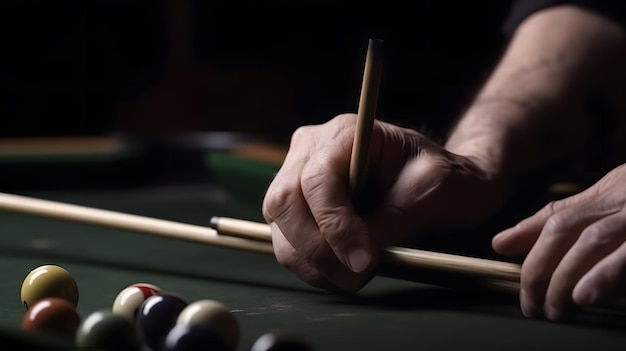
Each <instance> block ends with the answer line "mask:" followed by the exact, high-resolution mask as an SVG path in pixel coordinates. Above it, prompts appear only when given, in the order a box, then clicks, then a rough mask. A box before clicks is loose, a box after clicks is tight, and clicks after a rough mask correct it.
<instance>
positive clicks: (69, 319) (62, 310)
mask: <svg viewBox="0 0 626 351" xmlns="http://www.w3.org/2000/svg"><path fill="white" fill-rule="evenodd" d="M80 322H81V318H80V315H79V314H78V312H77V311H76V308H75V307H74V306H73V305H72V304H71V303H69V302H68V301H66V300H64V299H61V298H58V297H48V298H44V299H41V300H39V301H37V302H36V303H35V304H34V305H32V306H31V308H30V309H28V311H26V314H25V315H24V318H23V319H22V329H23V330H25V331H28V332H31V331H35V332H42V333H46V334H50V335H56V336H60V337H62V338H66V339H74V334H75V333H76V330H77V329H78V325H79V324H80Z"/></svg>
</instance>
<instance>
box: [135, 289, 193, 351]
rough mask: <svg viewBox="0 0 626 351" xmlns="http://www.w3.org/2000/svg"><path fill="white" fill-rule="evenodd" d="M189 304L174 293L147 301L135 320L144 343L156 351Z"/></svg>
mask: <svg viewBox="0 0 626 351" xmlns="http://www.w3.org/2000/svg"><path fill="white" fill-rule="evenodd" d="M188 304H189V303H188V302H187V301H186V300H185V299H184V298H182V297H181V296H178V295H176V294H172V293H160V294H157V295H153V296H150V297H149V298H148V299H146V301H144V302H143V303H142V304H141V306H140V307H139V311H137V318H136V320H135V325H136V326H137V330H138V331H139V335H140V337H141V339H142V340H143V342H144V343H145V344H146V345H147V346H148V347H150V348H152V349H153V350H156V349H157V348H158V347H159V345H161V343H162V342H163V340H164V339H165V337H166V336H167V333H168V332H169V331H170V329H172V328H173V327H174V325H175V324H176V318H178V315H179V314H180V312H181V311H182V310H183V309H184V308H185V307H186V306H187V305H188Z"/></svg>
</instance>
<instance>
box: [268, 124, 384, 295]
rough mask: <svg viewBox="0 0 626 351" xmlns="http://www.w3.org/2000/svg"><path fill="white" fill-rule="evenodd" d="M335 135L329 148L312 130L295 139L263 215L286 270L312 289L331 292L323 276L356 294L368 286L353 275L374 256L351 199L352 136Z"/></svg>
mask: <svg viewBox="0 0 626 351" xmlns="http://www.w3.org/2000/svg"><path fill="white" fill-rule="evenodd" d="M347 119H348V116H346V117H342V118H340V119H338V120H337V121H334V122H333V123H341V122H342V121H343V120H347ZM353 124H354V123H351V125H353ZM315 130H318V129H315ZM332 130H333V131H334V133H335V135H334V137H332V138H330V142H329V141H328V140H329V139H328V135H325V136H324V138H326V139H325V140H326V141H321V142H320V141H318V140H316V138H315V135H316V133H314V130H311V129H308V130H307V129H300V132H297V133H295V134H294V137H293V138H292V145H291V148H290V152H289V153H288V155H287V157H286V159H285V162H284V163H283V166H282V167H281V170H280V171H279V172H278V174H277V175H276V177H275V179H274V181H273V182H272V184H271V185H270V187H269V188H268V190H267V193H266V196H265V199H264V203H263V213H264V217H265V219H266V221H267V222H268V223H270V224H272V227H273V230H272V239H273V240H277V244H276V245H275V255H276V258H277V260H278V261H279V262H280V263H281V264H282V265H283V266H285V267H287V268H288V269H291V270H293V271H294V272H295V273H296V274H297V275H298V276H299V277H300V278H302V279H303V280H305V281H307V282H311V284H312V285H314V286H320V285H324V286H328V284H325V283H324V284H322V283H320V282H321V281H322V280H320V278H319V277H318V276H317V275H320V276H323V277H324V278H325V279H326V280H327V281H329V282H332V283H334V284H335V285H336V286H337V287H338V288H340V289H342V290H347V291H354V290H356V289H358V288H360V287H362V285H363V284H364V282H365V280H366V279H365V276H364V274H363V275H359V274H356V273H355V272H364V271H366V270H367V269H368V268H369V267H370V263H371V262H373V258H374V257H375V255H374V253H373V252H374V250H373V248H372V246H371V244H370V243H369V241H368V238H367V230H365V226H364V224H363V223H362V220H361V219H360V217H358V216H357V214H356V213H354V211H353V210H352V204H351V202H350V197H349V194H348V186H347V183H346V179H347V172H348V166H349V157H350V148H351V140H352V136H351V133H350V130H349V129H347V128H333V129H332ZM324 138H322V139H324ZM348 267H351V268H352V269H350V268H348ZM312 271H315V272H316V273H315V274H314V273H313V272H312Z"/></svg>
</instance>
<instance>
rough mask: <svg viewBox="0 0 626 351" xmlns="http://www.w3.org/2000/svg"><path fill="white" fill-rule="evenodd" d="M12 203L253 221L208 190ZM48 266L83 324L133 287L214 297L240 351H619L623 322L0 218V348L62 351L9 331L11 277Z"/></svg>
mask: <svg viewBox="0 0 626 351" xmlns="http://www.w3.org/2000/svg"><path fill="white" fill-rule="evenodd" d="M21 194H23V195H28V196H33V197H38V198H43V199H50V200H56V201H62V202H67V203H73V204H79V205H85V206H91V207H97V208H102V209H109V210H115V211H120V212H125V213H133V214H138V215H144V216H150V217H155V218H162V219H168V220H174V221H180V222H185V223H192V224H199V225H209V221H210V219H211V217H212V216H215V215H218V216H228V217H235V218H242V219H249V220H254V221H260V220H261V219H262V218H261V217H260V208H259V207H258V206H255V205H253V204H252V203H249V202H242V201H239V200H237V199H236V198H233V197H232V196H231V194H230V193H229V192H227V191H225V190H224V188H223V187H221V186H219V185H216V184H214V183H212V182H206V184H193V185H187V186H185V185H162V186H150V187H132V188H128V187H127V188H120V189H91V190H84V189H82V190H79V189H69V190H68V189H65V190H63V189H56V190H55V189H35V190H30V191H24V192H22V193H21ZM47 263H54V264H58V265H61V266H63V267H64V268H66V269H67V270H69V271H70V272H71V273H72V274H73V275H74V277H75V278H76V281H77V283H78V286H79V289H80V298H79V303H78V310H79V312H80V313H81V314H82V315H83V316H86V315H87V314H88V313H90V312H92V311H95V310H98V309H101V308H108V307H110V306H111V305H112V303H113V300H114V299H115V296H116V295H117V293H118V292H119V291H120V290H121V289H123V288H124V287H126V286H127V285H130V284H132V283H136V282H149V283H152V284H156V285H158V286H160V287H161V288H163V289H165V290H169V291H174V292H177V293H179V294H181V295H182V296H184V297H185V298H187V299H188V300H189V301H194V300H198V299H207V298H208V299H216V300H219V301H221V302H223V303H224V304H226V305H227V306H228V307H229V308H230V309H231V310H232V311H233V313H234V315H235V316H236V318H237V320H238V321H239V323H240V327H241V339H240V345H239V350H250V348H251V345H252V344H253V343H254V341H255V340H256V339H257V338H258V337H259V336H260V335H262V334H263V333H265V332H268V331H272V330H288V331H292V332H295V333H298V334H300V335H301V336H302V338H304V339H305V340H308V341H309V342H310V343H311V344H312V346H313V347H314V349H315V350H319V351H333V350H460V349H476V350H498V351H501V350H503V349H504V350H508V351H512V350H524V351H528V350H543V349H546V350H548V349H549V350H552V349H557V348H558V349H563V350H566V349H577V350H581V349H589V350H623V349H624V346H625V345H626V315H625V314H622V313H621V312H618V311H585V312H582V313H580V315H579V316H577V317H576V318H574V319H573V320H572V321H571V322H568V323H552V322H548V321H543V320H530V319H526V318H524V317H523V316H522V314H521V313H520V310H519V307H518V303H517V299H516V297H515V296H510V295H502V294H497V293H491V292H488V291H464V290H463V289H449V288H442V287H437V286H432V285H427V284H421V283H417V282H414V281H406V280H400V279H394V278H388V277H382V276H377V277H375V278H374V279H373V280H372V281H371V282H370V283H369V284H368V285H367V286H366V287H365V288H364V289H362V290H361V291H360V292H358V293H357V294H355V295H353V296H343V295H341V296H340V295H337V294H332V293H328V292H324V291H320V290H317V289H315V288H312V287H309V286H308V285H306V284H304V283H302V282H301V281H299V280H298V279H297V278H295V277H294V276H292V275H291V274H290V273H289V272H287V271H286V270H284V269H283V268H282V267H281V266H279V265H278V264H277V263H276V261H275V260H274V259H273V257H271V256H266V255H261V254H255V253H248V252H241V251H236V250H232V249H225V248H217V247H209V246H204V245H199V244H195V243H191V242H185V241H177V240H173V239H167V238H162V237H154V236H150V235H146V234H140V233H134V232H126V231H121V230H116V229H110V228H104V227H98V226H94V225H89V224H82V223H75V222H68V221H62V220H57V219H51V218H44V217H37V216H33V215H26V214H19V213H12V212H6V211H0V269H1V270H2V276H3V279H2V280H1V282H0V297H2V301H1V302H0V309H1V311H2V313H1V314H0V340H1V342H0V349H7V350H8V349H16V350H17V349H27V348H26V347H25V346H28V347H29V348H30V349H53V346H54V347H56V346H61V347H63V346H67V345H65V344H63V343H58V342H57V340H54V339H49V338H43V337H34V336H32V335H27V334H24V333H21V332H20V325H21V320H22V316H23V315H24V313H25V311H24V307H23V306H22V304H21V302H20V298H19V289H20V286H21V283H22V280H23V279H24V277H25V276H26V274H27V273H28V272H29V271H30V270H31V269H33V268H35V267H37V266H39V265H42V264H47ZM3 346H4V347H3Z"/></svg>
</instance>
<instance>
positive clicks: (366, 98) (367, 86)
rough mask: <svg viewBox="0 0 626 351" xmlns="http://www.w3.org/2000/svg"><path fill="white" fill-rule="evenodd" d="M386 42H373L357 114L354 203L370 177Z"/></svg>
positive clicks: (352, 168) (352, 184)
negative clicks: (368, 175)
mask: <svg viewBox="0 0 626 351" xmlns="http://www.w3.org/2000/svg"><path fill="white" fill-rule="evenodd" d="M382 46H383V41H382V40H378V39H370V40H369V44H368V47H367V55H366V57H365V69H364V72H363V82H362V83H361V96H360V100H359V109H358V112H357V120H356V128H355V131H354V140H353V142H352V155H351V157H350V170H349V184H350V192H351V194H352V198H353V201H355V202H358V196H359V194H360V190H361V187H362V186H363V184H364V183H365V176H366V174H367V159H368V155H369V144H370V139H371V137H372V129H373V128H374V120H375V119H376V106H377V104H378V91H379V90H380V80H381V75H382V67H383V55H382V54H383V52H382V51H383V48H382Z"/></svg>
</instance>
